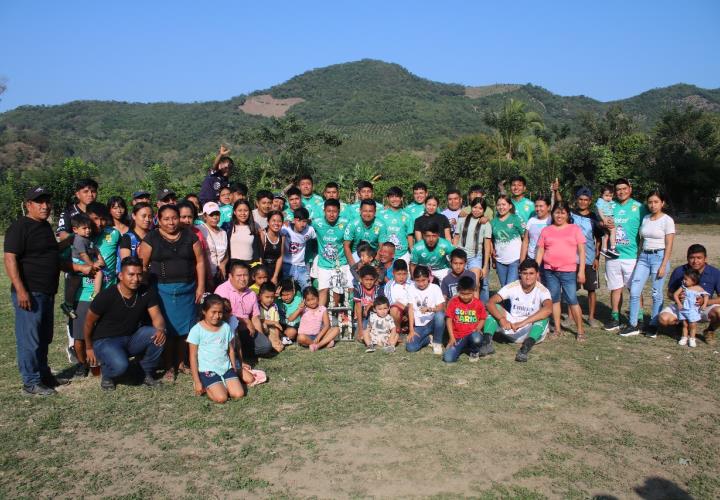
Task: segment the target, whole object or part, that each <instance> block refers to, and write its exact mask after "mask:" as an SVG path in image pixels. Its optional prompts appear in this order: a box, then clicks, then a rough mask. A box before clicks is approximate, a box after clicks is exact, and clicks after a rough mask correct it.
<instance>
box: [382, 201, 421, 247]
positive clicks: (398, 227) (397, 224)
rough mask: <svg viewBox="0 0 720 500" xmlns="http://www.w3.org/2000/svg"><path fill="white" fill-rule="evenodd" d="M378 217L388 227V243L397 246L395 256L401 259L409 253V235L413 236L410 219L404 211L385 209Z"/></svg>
mask: <svg viewBox="0 0 720 500" xmlns="http://www.w3.org/2000/svg"><path fill="white" fill-rule="evenodd" d="M378 217H379V218H380V220H382V221H383V222H384V223H385V226H386V227H387V241H389V242H390V243H392V244H393V245H395V256H396V257H399V256H401V255H404V254H405V253H407V251H408V242H407V237H408V235H411V234H413V226H412V224H411V223H410V217H409V216H408V214H406V213H405V212H404V211H403V210H393V209H392V208H386V209H384V210H383V211H382V212H381V213H380V214H379V215H378Z"/></svg>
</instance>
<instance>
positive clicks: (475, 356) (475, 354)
mask: <svg viewBox="0 0 720 500" xmlns="http://www.w3.org/2000/svg"><path fill="white" fill-rule="evenodd" d="M478 361H480V353H479V352H471V353H470V362H471V363H477V362H478Z"/></svg>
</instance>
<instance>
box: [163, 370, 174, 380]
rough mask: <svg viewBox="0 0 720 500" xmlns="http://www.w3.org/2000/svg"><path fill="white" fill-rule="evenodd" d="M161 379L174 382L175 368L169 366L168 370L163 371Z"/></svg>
mask: <svg viewBox="0 0 720 500" xmlns="http://www.w3.org/2000/svg"><path fill="white" fill-rule="evenodd" d="M163 379H164V380H166V381H167V382H175V370H173V369H172V368H170V369H169V370H168V371H166V372H165V375H163Z"/></svg>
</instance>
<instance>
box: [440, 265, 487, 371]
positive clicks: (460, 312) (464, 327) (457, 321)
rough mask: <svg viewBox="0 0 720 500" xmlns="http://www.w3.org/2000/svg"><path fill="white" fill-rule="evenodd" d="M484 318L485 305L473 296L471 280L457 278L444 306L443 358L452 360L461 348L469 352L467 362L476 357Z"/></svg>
mask: <svg viewBox="0 0 720 500" xmlns="http://www.w3.org/2000/svg"><path fill="white" fill-rule="evenodd" d="M485 318H487V312H486V311H485V306H483V304H482V302H480V299H478V298H477V297H475V280H473V279H472V278H470V277H469V276H463V277H462V278H460V280H459V281H458V293H457V295H456V296H455V297H453V298H452V299H450V301H449V302H448V305H447V307H446V308H445V323H446V324H447V331H448V334H449V336H450V340H448V344H447V347H446V349H445V354H443V361H445V362H446V363H455V362H456V361H457V360H458V359H460V355H461V354H462V353H463V352H465V351H469V352H470V362H475V361H477V360H478V359H480V345H481V344H482V340H483V326H484V325H485Z"/></svg>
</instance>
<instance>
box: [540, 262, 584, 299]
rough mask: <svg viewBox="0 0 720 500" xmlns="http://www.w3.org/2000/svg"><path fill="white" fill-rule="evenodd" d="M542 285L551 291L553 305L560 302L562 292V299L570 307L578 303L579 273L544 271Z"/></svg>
mask: <svg viewBox="0 0 720 500" xmlns="http://www.w3.org/2000/svg"><path fill="white" fill-rule="evenodd" d="M542 283H543V284H544V285H545V286H546V287H547V288H548V290H550V297H552V301H553V304H557V303H558V302H560V292H561V291H562V298H563V300H564V301H565V303H566V304H567V305H569V306H574V305H576V304H577V303H578V299H577V273H576V272H574V271H551V270H550V269H544V270H543V273H542Z"/></svg>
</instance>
